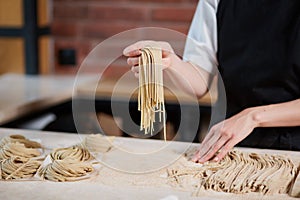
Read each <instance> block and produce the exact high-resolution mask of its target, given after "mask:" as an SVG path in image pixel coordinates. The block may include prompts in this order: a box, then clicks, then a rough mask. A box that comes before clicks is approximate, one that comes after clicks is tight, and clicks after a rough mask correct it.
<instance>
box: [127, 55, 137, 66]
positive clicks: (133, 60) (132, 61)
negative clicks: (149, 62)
mask: <svg viewBox="0 0 300 200" xmlns="http://www.w3.org/2000/svg"><path fill="white" fill-rule="evenodd" d="M127 64H128V65H131V66H136V65H138V64H139V58H138V57H129V58H128V59H127Z"/></svg>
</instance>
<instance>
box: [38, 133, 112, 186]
mask: <svg viewBox="0 0 300 200" xmlns="http://www.w3.org/2000/svg"><path fill="white" fill-rule="evenodd" d="M112 141H113V137H104V136H102V135H100V134H95V135H89V136H87V137H85V139H84V140H83V141H82V142H81V143H79V144H77V145H74V146H72V147H68V148H59V149H54V150H53V151H52V153H51V154H50V157H51V160H52V163H49V164H48V165H47V166H44V167H42V168H41V169H40V170H39V175H40V176H41V177H42V178H44V179H47V180H51V181H75V180H80V179H82V178H84V177H83V176H86V175H87V174H88V173H89V172H92V171H93V167H92V165H91V164H90V163H88V162H86V161H90V160H93V159H94V156H93V155H95V154H97V153H105V152H107V151H109V150H110V149H111V147H112V145H111V142H112ZM92 153H95V154H93V155H92Z"/></svg>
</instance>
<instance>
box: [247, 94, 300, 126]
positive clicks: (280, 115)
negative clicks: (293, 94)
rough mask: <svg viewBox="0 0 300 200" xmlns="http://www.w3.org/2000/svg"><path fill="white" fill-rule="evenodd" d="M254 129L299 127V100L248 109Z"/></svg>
mask: <svg viewBox="0 0 300 200" xmlns="http://www.w3.org/2000/svg"><path fill="white" fill-rule="evenodd" d="M248 111H249V114H250V115H251V116H252V118H253V121H254V123H256V127H284V126H300V99H297V100H294V101H289V102H285V103H279V104H271V105H267V106H259V107H254V108H250V109H248Z"/></svg>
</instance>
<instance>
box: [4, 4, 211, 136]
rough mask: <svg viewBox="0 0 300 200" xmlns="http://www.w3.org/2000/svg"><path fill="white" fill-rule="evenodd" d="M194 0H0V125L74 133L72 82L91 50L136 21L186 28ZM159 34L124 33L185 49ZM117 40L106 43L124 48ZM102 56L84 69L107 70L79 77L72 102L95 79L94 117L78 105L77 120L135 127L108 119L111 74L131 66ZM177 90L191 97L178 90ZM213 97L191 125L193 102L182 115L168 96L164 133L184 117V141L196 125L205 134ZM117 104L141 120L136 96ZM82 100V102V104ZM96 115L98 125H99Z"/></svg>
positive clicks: (89, 91) (110, 130) (107, 127)
mask: <svg viewBox="0 0 300 200" xmlns="http://www.w3.org/2000/svg"><path fill="white" fill-rule="evenodd" d="M197 3H198V0H0V95H1V99H0V126H1V127H8V128H22V129H37V130H46V131H64V132H76V127H75V125H74V120H73V116H72V91H73V89H74V87H73V83H74V79H75V75H76V73H77V71H78V70H79V67H80V65H81V63H82V62H83V60H84V59H85V58H86V56H87V55H88V54H89V52H90V51H91V50H92V49H93V48H94V47H95V46H96V45H98V44H99V43H100V42H102V41H104V40H105V39H107V38H109V37H111V36H113V35H115V34H118V33H120V32H122V31H126V30H130V29H134V28H141V27H160V28H167V29H171V30H174V31H177V32H179V33H182V34H187V33H188V30H189V26H190V23H191V20H192V18H193V15H194V11H195V9H196V6H197ZM147 34H148V35H147ZM157 34H158V33H156V32H154V33H150V34H149V33H147V32H146V31H143V29H141V30H138V31H135V35H132V36H131V35H129V36H128V37H129V38H127V39H129V40H130V41H131V40H132V41H134V40H139V39H147V38H148V37H149V38H153V37H155V36H156V38H158V39H159V40H166V41H168V42H170V43H171V44H172V46H173V48H174V49H175V51H176V53H179V54H180V53H182V51H183V49H184V42H185V41H184V40H182V39H181V40H178V37H174V36H172V35H170V34H168V32H167V34H164V33H163V34H162V35H159V34H158V35H157ZM125 39H126V38H125ZM118 42H120V43H118ZM118 42H115V43H109V44H108V45H112V46H111V47H110V46H106V48H107V51H114V50H115V49H118V48H119V50H120V54H122V53H121V50H122V48H124V47H123V46H124V43H123V44H122V45H123V46H122V45H121V43H122V41H118ZM127 42H128V41H127ZM127 45H128V44H127ZM121 47H122V48H121ZM105 59H108V58H105V56H101V58H98V59H96V60H95V62H96V63H95V64H93V63H91V62H93V60H92V59H90V60H89V65H90V66H94V67H90V68H89V69H88V71H87V72H90V74H91V75H93V74H94V75H97V74H98V73H93V72H96V71H97V72H99V71H101V70H99V69H101V68H103V69H105V71H104V70H103V71H104V72H103V71H101V73H102V72H103V76H102V77H106V79H105V80H104V81H103V82H101V83H100V82H97V79H96V80H94V79H92V78H91V77H87V78H84V77H81V79H83V80H82V81H83V82H84V83H83V84H82V86H81V87H80V88H79V90H78V91H79V92H78V91H77V96H76V99H75V101H76V102H80V103H83V104H85V103H87V99H88V97H89V96H90V95H93V94H94V92H95V90H94V89H95V88H93V86H94V85H95V84H98V87H97V90H96V111H97V120H95V119H92V117H91V115H92V111H83V113H82V114H80V119H81V120H82V121H83V124H84V126H83V127H84V128H83V129H82V130H80V132H99V131H104V132H105V133H107V134H110V135H119V136H121V135H124V134H125V135H126V132H127V133H128V132H129V133H133V132H138V131H139V130H132V129H131V127H127V128H126V125H127V126H128V121H126V120H127V118H128V117H124V116H116V117H115V119H113V118H112V116H111V115H112V113H111V109H110V105H111V104H110V103H111V99H110V96H111V92H112V90H113V88H114V84H115V81H112V80H117V79H118V78H119V77H120V76H121V75H123V74H124V73H126V72H128V71H129V70H130V66H128V65H127V63H126V58H125V57H123V56H121V55H120V57H119V58H118V59H117V60H115V61H114V62H112V63H111V64H110V66H109V67H107V66H105V65H104V64H101V61H105ZM96 78H97V77H96ZM131 79H132V78H131ZM93 80H94V81H93ZM136 85H137V81H136V79H132V80H130V79H129V80H128V82H126V83H125V84H124V85H123V86H124V88H121V91H120V97H122V96H124V91H125V93H126V92H127V94H126V95H132V94H131V93H128V92H129V91H127V90H128V88H130V87H132V86H134V87H135V86H136ZM177 92H178V93H180V95H182V96H183V98H187V99H188V97H186V96H185V95H184V94H182V92H181V91H177ZM169 98H170V99H174V95H172V94H170V95H169ZM73 102H74V99H73ZM210 102H211V101H210V98H209V97H208V98H204V100H203V101H200V103H199V105H200V107H201V109H202V110H201V122H200V125H199V128H198V130H190V129H191V127H192V126H193V125H194V124H196V126H198V123H199V120H198V119H195V118H194V114H193V113H194V112H195V109H194V108H193V107H191V106H190V105H188V104H187V105H186V106H185V107H184V109H185V111H186V112H187V114H183V113H181V112H182V110H180V107H179V104H178V102H177V101H176V99H175V101H173V100H171V101H168V102H167V105H166V109H167V114H168V120H167V130H168V139H172V138H173V137H174V136H175V133H176V131H177V130H178V126H179V124H180V122H181V121H180V120H184V121H185V122H186V123H185V124H186V127H185V128H184V131H182V132H183V133H184V134H185V136H183V137H186V136H187V137H188V138H185V139H184V138H181V140H189V141H190V140H191V137H193V136H194V135H195V132H196V131H198V132H204V133H205V132H206V130H207V126H208V123H207V121H208V119H209V117H210ZM117 103H118V105H121V107H122V106H123V108H125V109H127V110H128V108H129V110H130V112H131V113H130V114H131V117H132V118H133V120H134V121H135V123H136V124H139V119H140V113H139V112H137V102H136V99H135V100H133V101H131V102H130V104H129V105H127V104H124V101H123V100H122V98H120V101H117ZM79 107H83V106H81V104H80V106H79ZM202 119H203V120H202ZM195 120H196V122H194V121H195ZM98 122H100V125H101V128H102V130H99V129H97V123H98ZM121 126H122V128H123V130H121V129H120V127H121ZM95 127H96V128H95ZM124 127H125V128H124ZM124 129H126V130H125V133H124ZM196 129H197V128H196ZM188 132H189V133H188ZM200 135H203V134H200ZM161 137H162V136H161V135H160V136H158V137H157V138H161ZM199 138H202V136H199Z"/></svg>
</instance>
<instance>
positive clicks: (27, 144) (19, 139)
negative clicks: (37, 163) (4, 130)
mask: <svg viewBox="0 0 300 200" xmlns="http://www.w3.org/2000/svg"><path fill="white" fill-rule="evenodd" d="M15 142H18V143H22V144H24V145H25V147H27V148H42V146H41V144H40V143H38V142H35V141H31V140H29V139H27V138H25V137H24V136H23V135H10V136H7V137H4V138H2V139H1V140H0V148H2V147H3V146H4V145H6V144H7V143H15Z"/></svg>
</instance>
